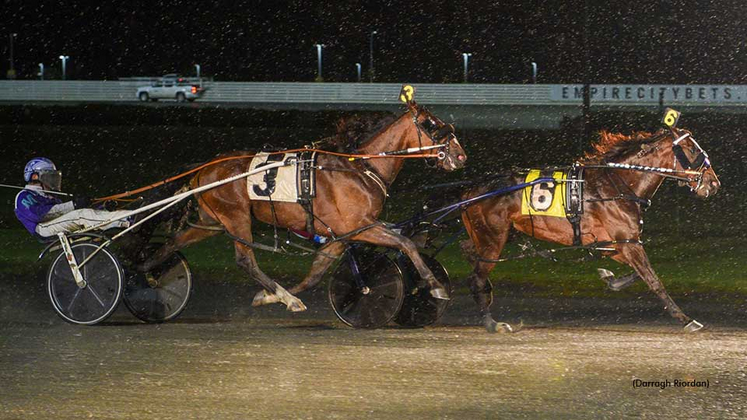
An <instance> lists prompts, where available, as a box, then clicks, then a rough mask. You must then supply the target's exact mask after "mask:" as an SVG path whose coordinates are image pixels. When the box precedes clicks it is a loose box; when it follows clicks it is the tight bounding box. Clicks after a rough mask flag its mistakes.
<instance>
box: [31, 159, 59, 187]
mask: <svg viewBox="0 0 747 420" xmlns="http://www.w3.org/2000/svg"><path fill="white" fill-rule="evenodd" d="M33 174H37V175H38V176H39V182H41V183H42V185H44V187H45V188H48V189H50V190H52V191H59V190H60V188H61V187H62V172H60V171H58V170H57V167H56V166H55V165H54V163H53V162H52V161H51V160H49V159H47V158H44V157H35V158H33V159H31V160H30V161H29V162H28V163H27V164H26V167H25V168H23V179H24V181H26V182H30V181H31V176H32V175H33Z"/></svg>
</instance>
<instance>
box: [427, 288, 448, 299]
mask: <svg viewBox="0 0 747 420" xmlns="http://www.w3.org/2000/svg"><path fill="white" fill-rule="evenodd" d="M431 296H433V297H434V298H436V299H441V300H449V294H448V293H446V289H444V288H443V287H437V288H435V289H431Z"/></svg>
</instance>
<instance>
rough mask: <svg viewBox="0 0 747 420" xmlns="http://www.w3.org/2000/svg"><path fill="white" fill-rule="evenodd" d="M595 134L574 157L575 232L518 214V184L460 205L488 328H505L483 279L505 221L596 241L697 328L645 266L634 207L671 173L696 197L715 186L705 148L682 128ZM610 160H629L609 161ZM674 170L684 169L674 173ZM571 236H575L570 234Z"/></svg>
mask: <svg viewBox="0 0 747 420" xmlns="http://www.w3.org/2000/svg"><path fill="white" fill-rule="evenodd" d="M600 134H601V139H600V141H599V142H598V143H597V144H595V145H594V151H593V152H591V153H587V154H586V156H585V159H583V160H582V161H581V162H579V163H580V165H581V166H582V167H584V180H583V181H584V182H583V189H584V197H583V201H584V209H583V213H582V214H581V215H580V231H579V230H578V229H576V234H574V228H573V225H572V223H570V222H569V219H566V218H563V217H549V216H537V215H531V213H530V215H525V214H522V195H523V194H526V192H525V191H524V190H518V191H516V192H513V193H511V194H507V195H502V196H496V197H494V198H488V199H485V200H483V201H478V202H477V203H476V204H474V205H472V206H470V207H467V208H466V209H465V210H464V211H463V213H462V217H463V221H464V225H465V227H466V229H467V232H468V234H469V237H470V239H471V242H472V243H471V244H468V245H467V246H466V250H468V251H471V252H473V254H472V256H473V257H474V256H475V254H476V256H477V258H475V262H474V264H473V265H474V270H473V272H472V274H471V275H470V276H469V284H470V290H471V292H472V295H473V297H474V299H475V302H477V305H478V307H479V310H480V314H481V316H482V317H483V322H484V325H485V327H486V328H487V330H488V331H490V332H495V331H511V327H510V325H508V324H506V323H496V322H495V321H494V320H493V318H492V317H491V314H490V305H491V303H492V300H493V294H492V285H491V284H490V281H489V280H488V274H489V273H490V271H491V270H492V269H493V267H494V266H495V264H496V262H497V261H496V260H497V259H498V258H499V256H500V255H501V251H502V250H503V247H504V245H505V244H506V240H507V239H508V235H509V230H510V229H511V226H513V227H514V228H515V229H517V230H518V231H520V232H523V233H525V234H527V235H530V236H533V237H535V238H538V239H541V240H544V241H550V242H555V243H560V244H563V245H572V244H574V242H575V243H576V244H578V243H579V242H580V244H582V245H586V246H592V247H593V246H594V245H595V244H602V245H603V246H605V247H606V248H607V249H608V250H609V251H608V252H606V253H603V255H606V256H611V257H612V259H614V260H615V261H617V262H619V263H622V264H626V265H628V266H630V267H632V268H633V270H635V275H633V276H628V278H627V279H626V280H628V281H627V282H632V281H633V280H635V279H636V278H641V279H643V280H644V281H645V282H646V284H647V285H648V286H649V288H650V289H651V290H652V291H653V292H654V293H655V294H656V295H657V296H658V297H659V298H660V299H661V300H662V302H663V303H664V306H665V307H666V309H667V310H668V311H669V313H670V314H671V315H672V316H673V317H674V318H676V319H677V320H679V321H680V322H682V323H683V324H685V325H686V330H688V331H697V330H699V329H700V328H702V325H701V324H700V323H698V322H697V321H694V320H693V319H692V318H690V317H688V316H687V315H685V314H684V312H682V310H681V309H680V308H679V307H678V306H677V305H676V304H675V303H674V301H673V300H672V298H670V297H669V294H668V293H667V291H666V290H665V289H664V286H663V285H662V283H661V281H660V280H659V278H658V277H657V276H656V274H655V273H654V270H653V269H652V268H651V264H650V263H649V260H648V257H647V256H646V252H645V251H644V249H643V246H642V245H641V242H640V235H641V226H642V223H643V220H642V211H643V210H644V209H645V207H646V206H647V205H648V203H650V200H651V198H652V197H653V196H654V194H655V193H656V191H657V189H658V188H659V186H660V185H661V183H662V182H663V181H664V179H665V178H666V177H669V178H675V179H678V180H679V181H680V184H681V185H684V184H687V185H688V186H689V187H690V189H691V191H693V192H694V193H695V194H696V195H697V196H698V197H701V198H707V197H709V196H712V195H714V194H715V193H716V192H717V191H718V189H719V187H720V185H721V184H720V182H719V180H718V178H717V177H716V173H715V172H714V170H713V168H712V167H711V165H710V161H709V160H708V155H707V154H706V153H705V152H704V151H703V150H702V149H701V148H700V146H699V145H698V143H697V142H696V141H695V140H694V139H693V137H692V135H691V134H690V132H688V131H687V130H677V129H671V130H661V131H659V132H658V133H656V134H651V133H636V134H634V135H632V136H624V135H620V134H610V133H607V132H601V133H600ZM615 164H623V165H625V164H627V165H633V166H628V167H627V168H625V167H623V168H611V167H610V165H615ZM646 167H648V168H646ZM681 174H685V176H678V175H681ZM509 179H510V180H511V181H510V182H512V183H514V184H518V183H522V182H524V179H525V178H524V177H521V176H519V175H518V174H513V175H512V178H509ZM490 190H491V187H490V186H489V185H488V186H480V187H477V188H473V189H471V190H469V191H467V192H466V193H465V194H463V198H465V199H467V198H471V197H475V196H478V195H480V194H483V193H485V192H486V191H490ZM579 233H580V235H579ZM574 238H579V239H580V241H579V240H576V241H574ZM610 247H611V248H610ZM600 273H601V272H600ZM606 274H608V275H609V276H608V280H612V281H614V277H613V276H612V273H610V272H606ZM610 286H613V284H610ZM618 286H622V285H620V284H618Z"/></svg>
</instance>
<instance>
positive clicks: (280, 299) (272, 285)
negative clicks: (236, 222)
mask: <svg viewBox="0 0 747 420" xmlns="http://www.w3.org/2000/svg"><path fill="white" fill-rule="evenodd" d="M235 249H236V264H237V265H238V266H239V267H241V268H242V269H243V270H244V271H246V272H247V273H248V274H249V275H250V276H251V277H252V278H253V279H254V280H256V281H257V282H259V284H261V285H262V287H263V288H264V290H263V291H264V292H265V295H266V296H268V302H267V303H282V304H284V305H285V307H286V309H288V310H289V311H291V312H302V311H305V310H306V305H304V304H303V302H301V299H299V298H297V297H295V296H293V295H292V294H290V293H289V292H288V291H287V290H285V288H283V286H281V285H279V284H277V283H276V282H275V281H274V280H273V279H271V278H270V277H269V276H267V274H265V273H264V272H263V271H262V270H260V269H259V264H257V260H256V258H255V257H254V250H252V249H251V248H249V247H248V246H246V245H244V244H242V243H239V242H236V244H235ZM254 300H255V301H256V300H257V298H256V297H255V298H254ZM252 306H258V305H256V304H255V303H254V302H252Z"/></svg>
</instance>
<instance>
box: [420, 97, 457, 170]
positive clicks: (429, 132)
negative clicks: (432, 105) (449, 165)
mask: <svg viewBox="0 0 747 420" xmlns="http://www.w3.org/2000/svg"><path fill="white" fill-rule="evenodd" d="M413 108H415V109H416V112H413ZM421 108H422V107H419V106H411V107H409V112H410V115H412V122H413V124H415V128H416V130H417V133H418V145H419V146H420V148H421V149H423V139H422V137H423V135H425V137H426V138H428V140H430V141H431V143H432V145H431V147H433V146H436V147H438V148H441V149H442V150H439V152H438V154H437V155H436V158H437V159H438V160H444V159H446V156H449V152H450V150H451V143H452V141H456V135H455V134H454V126H453V125H451V124H446V123H445V122H443V121H441V120H440V119H439V118H438V117H435V116H434V115H432V114H431V113H430V112H425V113H424V114H425V119H424V120H423V122H422V123H421V122H420V121H419V120H418V118H419V117H420V114H421ZM426 147H428V146H426ZM425 162H426V165H428V166H431V167H433V166H436V164H435V162H434V161H433V159H426V160H425Z"/></svg>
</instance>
